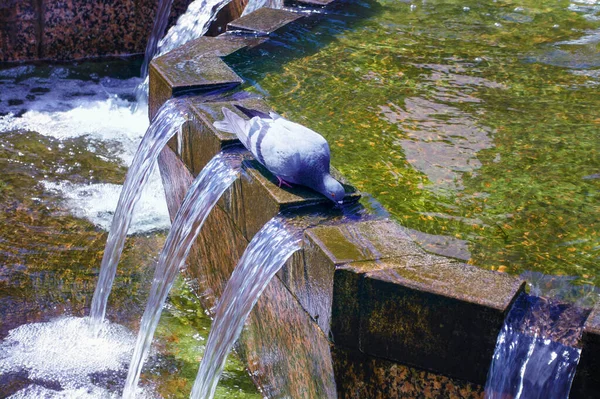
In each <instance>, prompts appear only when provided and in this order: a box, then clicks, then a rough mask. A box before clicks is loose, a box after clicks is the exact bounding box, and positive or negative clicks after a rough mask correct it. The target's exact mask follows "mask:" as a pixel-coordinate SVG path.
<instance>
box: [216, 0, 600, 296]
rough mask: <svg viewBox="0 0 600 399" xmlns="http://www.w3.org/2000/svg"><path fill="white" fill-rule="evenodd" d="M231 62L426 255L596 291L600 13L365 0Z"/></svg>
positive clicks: (593, 7)
mask: <svg viewBox="0 0 600 399" xmlns="http://www.w3.org/2000/svg"><path fill="white" fill-rule="evenodd" d="M311 18H313V19H317V20H319V18H321V20H320V21H319V23H311V22H310V21H305V22H304V23H303V25H300V26H299V27H298V28H294V30H291V29H290V30H287V31H283V32H278V33H276V34H274V36H273V37H272V40H271V41H269V42H267V43H265V44H263V45H261V46H259V47H257V48H255V49H253V50H251V51H249V52H245V53H243V54H234V55H232V56H230V57H228V58H227V60H226V61H227V62H228V63H229V64H230V65H231V66H232V67H233V68H234V69H235V70H236V72H238V73H239V74H240V75H241V76H242V77H243V78H244V79H245V80H246V81H247V85H246V88H247V89H248V90H251V91H254V92H258V93H261V94H264V95H265V96H266V100H267V102H268V103H269V105H270V106H271V107H272V108H273V109H274V110H275V111H277V112H279V113H282V114H283V115H285V116H286V117H288V118H289V119H292V120H294V121H296V122H299V123H302V124H305V125H306V126H308V127H310V128H312V129H314V130H316V131H318V132H320V133H321V134H323V136H324V137H325V138H327V139H328V140H329V143H330V145H331V151H332V164H333V166H335V167H336V168H338V169H339V170H340V171H341V172H342V173H343V174H344V175H345V176H346V177H347V178H348V179H349V180H350V182H351V183H352V184H354V185H355V186H357V187H358V188H359V189H360V190H362V191H365V192H368V193H370V194H372V195H373V197H375V199H376V200H378V201H379V202H380V203H381V204H383V205H384V206H385V208H386V209H387V210H388V211H389V212H390V214H391V216H392V217H393V218H395V219H397V220H398V221H400V222H401V223H402V224H403V225H405V226H407V227H409V228H410V229H412V231H413V235H414V236H415V237H416V239H418V240H419V241H420V242H421V243H422V244H423V246H424V247H425V248H427V249H430V250H433V251H435V252H439V253H448V254H450V255H452V256H455V257H458V258H461V259H464V260H468V261H469V262H470V263H473V264H476V265H478V266H480V267H484V268H489V269H493V270H499V271H507V272H511V273H516V274H520V273H522V272H523V271H526V270H533V271H539V272H543V273H545V274H563V275H564V274H567V275H574V276H577V277H578V280H577V281H578V282H589V283H593V284H596V285H598V284H600V274H599V273H598V265H599V264H600V263H599V262H598V261H599V257H600V237H599V235H598V231H600V224H599V221H600V212H599V208H598V204H599V203H600V198H599V195H600V179H599V178H598V177H599V175H598V171H599V170H600V156H599V152H600V140H598V134H597V132H598V126H599V123H600V122H599V119H598V111H597V110H598V109H599V108H600V96H598V87H599V85H600V57H599V54H600V52H599V51H598V43H599V41H598V37H599V34H598V32H599V31H600V4H599V3H598V2H597V1H595V0H589V1H578V0H573V1H562V0H561V1H545V0H542V1H537V0H536V1H533V0H522V1H516V2H515V1H512V0H498V1H493V2H491V1H488V2H478V1H469V0H463V1H452V0H445V1H443V0H433V1H426V2H421V1H418V2H417V1H415V2H410V1H399V0H380V1H362V2H355V3H354V4H345V5H344V6H343V7H340V9H339V10H338V11H336V10H333V11H331V12H329V13H328V14H325V15H313V16H312V17H311Z"/></svg>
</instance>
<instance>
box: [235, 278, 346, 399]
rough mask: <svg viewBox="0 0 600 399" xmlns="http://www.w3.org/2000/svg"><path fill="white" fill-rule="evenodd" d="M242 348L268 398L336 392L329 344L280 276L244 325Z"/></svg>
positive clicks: (327, 396)
mask: <svg viewBox="0 0 600 399" xmlns="http://www.w3.org/2000/svg"><path fill="white" fill-rule="evenodd" d="M238 349H239V353H241V354H242V357H243V358H245V359H246V360H247V365H248V369H249V371H250V373H251V374H252V376H253V378H254V379H255V380H256V381H258V383H259V384H258V385H259V386H261V387H262V388H263V393H264V395H265V396H266V397H268V398H319V399H321V398H322V399H334V398H336V387H335V379H334V374H333V363H332V359H331V352H330V344H329V341H328V339H327V337H326V336H325V335H324V334H323V332H322V331H321V330H320V329H319V327H318V326H317V324H316V323H315V322H314V321H313V320H311V318H310V316H309V315H308V314H307V313H306V312H305V311H304V310H303V309H302V307H301V306H300V305H299V304H298V301H297V300H296V299H295V298H294V296H293V295H292V294H291V293H290V292H289V291H288V290H287V289H286V287H285V286H284V285H283V284H282V283H281V281H280V280H279V279H278V278H277V277H275V278H273V280H271V282H270V283H269V285H268V286H267V288H266V289H265V291H264V292H263V294H262V296H261V298H260V299H259V300H258V303H257V304H256V306H255V308H254V309H253V310H252V313H251V314H250V318H249V322H248V324H247V326H246V328H245V329H244V331H243V333H242V336H241V339H240V344H239V345H238Z"/></svg>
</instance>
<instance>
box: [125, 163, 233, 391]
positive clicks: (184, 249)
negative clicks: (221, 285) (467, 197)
mask: <svg viewBox="0 0 600 399" xmlns="http://www.w3.org/2000/svg"><path fill="white" fill-rule="evenodd" d="M240 161H241V158H240V157H239V156H237V155H236V154H231V153H230V154H218V155H216V156H215V157H214V158H213V159H212V160H211V161H210V162H209V163H208V164H207V165H206V166H205V167H204V168H203V169H202V172H201V173H200V174H199V175H198V177H197V178H196V180H195V181H194V183H193V184H192V185H191V187H190V188H189V190H188V192H187V194H186V197H185V199H184V201H183V204H182V205H181V207H180V208H179V211H178V212H177V215H176V216H175V220H174V221H173V226H172V228H171V231H170V232H169V235H168V237H167V241H166V243H165V246H164V248H163V250H162V252H161V253H160V257H159V260H158V265H157V267H156V271H155V273H154V280H153V282H152V289H151V291H150V296H149V299H148V304H147V305H146V310H145V312H144V316H143V317H142V322H141V327H140V332H139V334H138V338H137V343H136V346H135V350H134V352H133V357H132V360H131V363H130V365H129V372H128V374H127V382H126V383H125V389H124V390H123V398H133V397H134V394H135V389H136V386H137V383H138V380H139V378H140V373H141V371H142V366H143V364H144V361H145V360H146V358H147V356H148V351H149V350H150V344H151V343H152V337H153V336H154V331H155V330H156V326H157V325H158V321H159V319H160V315H161V312H162V308H163V306H164V303H165V300H166V299H167V295H168V294H169V291H171V287H172V286H173V282H174V281H175V277H176V276H177V273H178V272H179V271H180V270H181V269H182V268H183V267H184V265H185V260H186V259H187V257H188V255H189V252H190V250H191V248H192V245H193V244H194V242H195V241H196V237H198V234H199V233H200V229H201V228H202V225H203V224H204V221H205V220H206V217H207V216H208V214H209V213H210V211H211V210H212V208H213V207H214V206H215V204H216V203H217V201H218V200H219V198H221V195H222V194H223V192H225V190H226V189H227V188H228V187H229V186H231V184H233V182H234V181H235V179H237V177H238V171H239V168H240Z"/></svg>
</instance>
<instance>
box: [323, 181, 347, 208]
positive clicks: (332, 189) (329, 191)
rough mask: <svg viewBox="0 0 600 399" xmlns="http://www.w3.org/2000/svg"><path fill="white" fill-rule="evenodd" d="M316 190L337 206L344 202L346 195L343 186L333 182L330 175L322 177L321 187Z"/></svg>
mask: <svg viewBox="0 0 600 399" xmlns="http://www.w3.org/2000/svg"><path fill="white" fill-rule="evenodd" d="M319 188H320V190H318V191H319V192H320V193H321V194H323V195H324V196H326V197H327V198H329V199H330V200H332V201H333V202H335V203H337V204H341V203H342V201H343V200H344V196H345V195H346V190H344V186H342V184H341V183H340V182H339V181H337V180H335V179H334V178H333V177H332V176H331V175H330V174H326V175H325V176H324V177H323V185H322V187H319Z"/></svg>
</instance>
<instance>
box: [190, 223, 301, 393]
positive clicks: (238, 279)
mask: <svg viewBox="0 0 600 399" xmlns="http://www.w3.org/2000/svg"><path fill="white" fill-rule="evenodd" d="M299 242H300V238H299V237H298V236H297V234H295V233H293V232H290V230H288V228H287V227H286V225H285V223H284V221H283V220H282V219H280V218H279V217H275V218H273V219H271V220H270V221H269V222H267V223H266V224H265V225H264V226H263V228H262V229H261V230H260V231H259V232H258V233H257V234H256V236H255V237H254V238H253V239H252V241H251V242H250V244H249V245H248V248H247V249H246V251H245V252H244V255H242V258H241V259H240V261H239V263H238V265H237V266H236V268H235V270H234V271H233V273H232V274H231V278H230V279H229V282H228V283H227V286H226V287H225V290H224V291H223V295H221V298H220V299H219V302H218V305H217V310H216V314H215V319H214V322H213V325H212V327H211V331H210V335H209V336H208V342H207V344H206V349H205V351H204V357H203V358H202V361H201V362H200V370H199V371H198V376H197V377H196V381H195V382H194V387H193V388H192V394H191V396H190V397H191V398H193V399H200V398H202V399H208V398H212V397H213V395H214V393H215V389H216V388H217V383H218V381H219V377H220V376H221V373H222V371H223V367H224V365H225V360H226V359H227V355H228V354H229V352H230V351H231V349H232V347H233V344H234V342H235V341H236V340H237V338H238V337H239V335H240V333H241V331H242V327H243V326H244V322H245V321H246V318H247V317H248V315H249V314H250V311H251V310H252V308H253V307H254V305H255V304H256V302H257V301H258V298H259V296H260V294H261V293H262V291H263V290H264V289H265V288H266V286H267V284H268V283H269V281H271V278H273V276H274V275H275V273H277V271H278V270H279V269H280V268H281V266H283V264H284V263H285V261H286V260H287V259H288V258H289V257H290V256H291V255H292V254H293V253H294V252H295V251H297V250H298V249H299Z"/></svg>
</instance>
